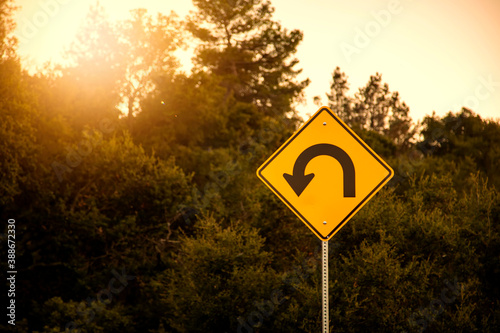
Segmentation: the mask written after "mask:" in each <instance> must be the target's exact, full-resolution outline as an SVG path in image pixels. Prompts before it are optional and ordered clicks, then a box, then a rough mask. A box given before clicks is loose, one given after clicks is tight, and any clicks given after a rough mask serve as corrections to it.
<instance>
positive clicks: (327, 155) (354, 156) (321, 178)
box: [257, 107, 394, 332]
mask: <svg viewBox="0 0 500 333" xmlns="http://www.w3.org/2000/svg"><path fill="white" fill-rule="evenodd" d="M393 175H394V171H393V170H392V169H391V167H390V166H389V165H387V163H385V162H384V161H383V160H382V159H381V158H380V156H378V155H377V154H376V153H375V152H374V151H373V150H372V149H371V148H370V147H369V146H368V145H367V144H366V143H365V142H364V141H363V140H361V138H360V137H359V136H358V135H357V134H356V133H354V131H353V130H352V129H350V128H349V127H348V126H347V125H346V124H345V123H344V122H343V121H342V120H341V119H340V118H339V117H338V116H337V115H336V114H335V113H333V112H332V111H331V110H330V109H329V108H327V107H321V108H320V109H319V110H318V111H317V112H316V113H315V114H314V115H313V116H312V117H311V118H310V119H309V120H308V121H307V122H305V123H304V124H303V125H302V126H301V127H300V128H299V129H298V131H297V132H295V133H294V134H293V135H292V136H291V137H290V138H289V139H288V140H287V141H286V142H285V143H284V144H283V145H282V146H281V147H280V148H278V150H277V151H276V152H274V154H272V155H271V156H270V157H269V158H268V159H267V161H265V162H264V164H262V165H261V166H260V168H259V169H258V170H257V176H258V177H259V178H260V179H261V180H262V181H263V182H264V184H266V185H267V186H268V187H269V188H270V189H271V191H273V192H274V194H276V195H277V196H278V197H279V198H280V199H281V201H283V203H284V204H285V205H287V206H288V208H290V209H291V210H292V211H293V212H294V213H295V215H297V217H298V218H299V219H300V220H301V221H302V222H304V223H305V224H306V226H307V227H308V228H309V229H311V231H312V232H313V233H314V234H315V235H316V236H318V238H319V239H321V240H322V243H323V246H322V248H323V255H322V262H323V274H322V278H323V293H322V297H323V313H322V317H323V325H322V326H323V332H328V326H329V323H328V321H329V320H328V240H329V239H330V238H332V237H333V235H335V234H336V233H337V232H338V231H339V230H340V229H341V228H342V227H343V226H344V225H345V224H346V223H347V222H348V221H349V220H350V219H351V217H353V216H354V214H356V213H357V212H358V211H359V210H360V209H361V207H363V206H364V205H365V204H366V203H367V202H368V201H369V200H370V199H371V198H372V197H373V196H374V195H375V194H376V193H377V192H378V191H379V190H380V189H381V188H382V187H383V186H384V185H385V184H387V182H388V181H389V180H390V179H391V178H392V176H393Z"/></svg>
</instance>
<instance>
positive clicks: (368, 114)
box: [316, 67, 416, 151]
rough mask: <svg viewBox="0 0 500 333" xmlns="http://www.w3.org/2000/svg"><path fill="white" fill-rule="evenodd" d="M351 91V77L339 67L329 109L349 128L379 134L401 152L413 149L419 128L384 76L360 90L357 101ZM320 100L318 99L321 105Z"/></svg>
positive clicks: (334, 80)
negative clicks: (384, 79)
mask: <svg viewBox="0 0 500 333" xmlns="http://www.w3.org/2000/svg"><path fill="white" fill-rule="evenodd" d="M348 90H349V85H348V82H347V76H346V75H345V73H344V72H342V71H341V70H340V68H339V67H337V68H336V69H335V70H334V72H333V74H332V84H331V86H330V93H329V94H326V96H327V98H328V106H329V107H330V108H332V110H333V111H335V112H336V113H337V114H338V115H339V116H340V118H341V119H342V120H343V121H345V122H346V123H347V124H348V125H349V126H352V127H354V128H355V129H357V130H358V131H360V130H368V131H375V132H377V133H379V134H382V135H384V136H386V137H387V138H389V139H390V140H391V141H392V142H393V143H394V144H395V145H396V146H397V147H398V149H399V150H400V151H401V150H406V149H408V148H409V147H410V145H411V143H412V140H413V137H414V136H415V134H416V128H415V127H414V125H413V124H412V120H411V118H410V115H409V111H410V108H409V107H408V106H407V105H406V103H405V102H403V101H401V99H400V96H399V93H398V92H393V93H391V92H390V91H389V85H388V84H387V83H384V84H383V83H382V75H381V74H379V73H377V74H375V75H372V76H370V80H369V81H368V83H367V84H366V86H364V87H362V88H359V90H358V92H357V93H356V94H355V95H354V97H348V96H347V95H346V93H347V91H348ZM319 100H320V99H319V97H317V98H316V101H317V102H318V101H319Z"/></svg>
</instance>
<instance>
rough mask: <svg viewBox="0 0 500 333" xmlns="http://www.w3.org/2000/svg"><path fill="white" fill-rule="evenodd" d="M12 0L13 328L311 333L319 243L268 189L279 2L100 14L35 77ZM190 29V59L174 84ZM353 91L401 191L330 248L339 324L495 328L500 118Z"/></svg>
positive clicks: (7, 76) (283, 135)
mask: <svg viewBox="0 0 500 333" xmlns="http://www.w3.org/2000/svg"><path fill="white" fill-rule="evenodd" d="M10 4H11V3H10V2H9V1H5V0H3V1H2V0H0V40H1V41H2V44H1V45H0V52H1V53H0V54H1V55H2V57H1V58H0V76H1V78H2V79H1V80H0V116H1V121H0V173H1V174H2V177H1V179H0V215H1V217H2V219H3V220H4V221H6V220H7V219H8V218H15V219H16V237H17V239H16V265H17V267H16V268H17V270H18V272H19V277H22V279H19V280H18V281H19V284H18V285H19V289H17V290H16V304H17V308H16V311H17V312H16V315H17V317H16V329H17V331H19V332H64V331H65V329H66V331H70V329H69V328H70V327H68V326H67V325H68V323H70V324H71V323H72V324H74V325H75V326H78V328H80V329H81V331H82V332H229V331H232V332H234V331H237V332H238V331H239V332H252V331H253V332H260V333H265V332H316V331H319V329H320V322H321V312H320V310H321V303H320V297H321V293H320V287H321V275H320V268H321V262H320V261H319V259H320V254H319V252H320V251H319V250H320V247H319V245H320V242H319V241H318V240H317V239H316V238H315V237H314V235H313V234H312V233H311V232H309V231H308V230H307V228H306V227H305V226H304V225H303V223H302V222H300V221H299V220H298V219H297V217H296V216H295V215H294V214H293V213H292V212H291V211H290V210H289V209H288V208H287V207H286V206H285V205H283V203H282V202H281V201H280V200H279V199H278V198H277V197H276V196H275V195H274V194H273V193H272V192H271V191H269V190H268V189H267V188H266V187H265V186H264V185H263V184H262V183H261V182H260V181H259V180H258V179H257V177H256V176H255V170H256V168H257V166H258V165H260V164H261V163H262V162H263V161H264V160H265V159H266V158H267V157H268V156H269V155H270V154H271V153H272V152H274V151H275V149H276V148H277V147H279V146H280V145H281V144H282V143H283V142H284V141H285V140H286V139H287V138H288V137H289V136H290V135H291V134H292V133H293V132H294V131H295V130H296V129H297V125H298V124H299V121H300V119H299V118H298V117H297V115H296V114H295V111H294V108H293V105H294V103H295V102H297V101H299V100H300V98H301V94H302V90H303V88H304V87H305V86H306V84H307V81H304V82H297V80H296V76H297V74H298V73H299V70H297V69H295V66H296V64H297V60H296V59H295V58H294V54H295V51H296V48H297V45H298V43H299V42H300V41H301V39H302V34H301V33H300V32H299V31H297V30H291V31H289V30H286V29H284V28H282V27H281V25H280V24H278V23H277V22H275V21H273V20H272V12H273V9H272V7H271V5H270V3H269V2H268V1H260V0H255V1H236V0H235V1H229V2H228V1H194V4H195V6H196V7H197V9H196V11H195V12H193V13H192V14H191V16H190V17H188V18H187V19H186V20H187V21H186V22H181V20H180V19H178V18H177V17H176V16H175V14H173V13H172V14H170V15H168V16H167V15H158V16H157V17H156V18H152V17H150V16H149V15H148V14H147V13H146V12H145V11H144V10H137V11H135V12H134V13H133V14H132V17H131V19H130V20H127V21H124V22H120V23H113V22H110V21H108V19H107V18H106V16H105V15H104V13H103V12H102V9H99V7H94V8H93V10H92V12H91V14H92V15H91V16H90V17H89V20H88V22H87V23H86V25H85V26H84V30H83V32H82V34H81V37H80V44H78V47H76V48H74V49H73V51H74V53H72V57H73V58H72V59H73V60H74V62H73V63H72V64H71V66H69V67H67V68H60V69H57V70H50V69H47V73H46V74H44V75H42V74H37V75H33V76H30V75H28V74H26V73H24V72H23V70H22V66H21V65H20V63H19V61H18V59H17V58H16V56H15V54H14V53H13V52H14V50H15V41H14V40H12V39H9V38H10V37H9V36H10V35H9V34H10V33H11V31H12V27H13V25H12V24H13V21H12V20H11V18H10V17H11V16H10V15H11V11H12V9H11V8H10ZM188 32H190V33H191V34H193V36H194V37H195V39H196V41H197V42H198V45H197V49H196V58H195V63H196V64H195V68H194V70H193V72H191V73H189V74H185V73H178V72H177V61H176V59H175V56H174V53H173V52H174V51H175V50H176V49H177V48H178V47H182V40H181V39H182V37H183V36H185V34H187V33H188ZM347 91H348V84H347V78H346V76H345V74H344V73H342V72H341V71H340V69H339V68H337V69H336V70H335V71H334V73H333V83H332V86H331V93H330V94H328V98H329V106H330V107H331V108H332V109H333V110H334V111H335V112H337V113H338V114H339V115H340V116H341V117H342V119H343V120H344V121H346V122H347V123H348V124H349V125H351V126H353V127H354V129H355V130H356V132H357V133H358V134H359V136H360V137H361V138H362V139H363V140H365V141H366V142H367V143H368V145H369V146H370V147H372V148H373V149H374V150H375V151H376V152H377V153H378V154H380V155H382V156H384V159H387V160H389V161H390V163H391V165H392V166H393V168H394V169H395V170H396V173H397V178H398V179H397V180H396V181H394V182H393V183H392V184H393V185H394V186H387V187H386V188H384V189H383V190H382V191H380V192H379V193H378V194H377V195H376V196H375V197H374V198H373V199H372V200H371V201H370V202H369V203H367V205H366V206H364V207H363V208H362V209H361V210H360V211H359V212H358V213H357V214H356V216H354V217H353V219H352V221H350V222H349V223H348V224H347V225H346V226H345V227H343V228H342V230H340V232H339V233H338V234H337V235H336V236H335V237H334V238H333V239H332V240H331V241H330V253H329V258H330V267H329V272H330V281H329V286H330V295H329V296H330V305H331V306H330V326H331V330H332V331H335V332H337V331H338V332H365V331H370V332H372V331H374V332H394V331H407V332H421V331H423V330H425V331H427V332H472V331H478V332H497V331H498V327H500V310H499V309H500V303H499V301H498V300H499V299H500V289H499V287H498V281H499V280H500V259H499V258H500V226H499V223H498V222H499V221H500V194H499V192H498V189H499V185H500V183H499V181H500V180H499V179H500V178H499V174H498V165H499V164H498V161H499V159H500V150H499V148H498V147H500V145H499V144H500V125H499V123H498V122H496V121H493V120H484V119H481V118H480V117H479V116H476V115H474V114H473V113H472V111H470V110H467V109H464V110H462V111H461V112H460V113H458V114H453V113H449V114H448V115H446V116H445V117H438V116H436V115H432V116H429V117H426V118H425V119H424V121H423V123H422V124H421V127H419V126H415V125H413V124H412V122H411V119H410V118H409V116H408V111H409V108H408V106H407V105H405V104H404V103H403V102H402V101H400V96H399V95H398V94H397V92H390V91H389V88H388V85H387V84H383V83H382V81H381V75H380V74H377V75H375V76H372V77H370V80H369V82H368V84H367V85H366V86H365V87H362V88H361V89H359V91H358V92H357V93H356V94H355V95H354V96H352V97H349V96H347ZM119 109H122V110H125V109H126V110H125V112H124V113H122V114H121V115H120V110H119ZM122 116H126V117H122ZM420 129H421V131H420ZM417 131H419V132H418V133H417ZM416 134H418V135H416ZM416 138H418V139H419V141H418V142H417V143H416V145H415V144H414V141H415V140H417V139H416ZM332 209H335V203H332ZM5 230H6V228H4V229H3V234H2V235H1V240H2V245H3V244H4V243H5V242H3V241H4V240H6V237H5V233H6V231H5ZM6 251H7V247H5V246H2V247H1V249H0V256H1V257H2V258H6V257H7V252H6ZM125 270H126V272H127V274H129V276H132V275H133V278H131V280H130V281H128V282H127V281H122V280H120V278H118V277H117V274H118V273H117V272H120V271H121V272H122V273H121V274H125V273H124V272H125ZM113 272H114V273H113ZM119 283H121V284H122V285H123V288H121V289H120V290H119V291H118V290H117V289H116V288H117V286H118V284H119ZM106 291H108V292H111V293H112V296H113V298H112V300H105V301H102V295H104V294H103V293H105V292H106ZM99 295H101V301H99V300H98V301H91V302H89V299H92V298H96V299H99ZM89 303H90V304H89ZM9 328H10V327H8V326H7V325H6V324H5V322H2V323H0V330H1V331H7V329H9Z"/></svg>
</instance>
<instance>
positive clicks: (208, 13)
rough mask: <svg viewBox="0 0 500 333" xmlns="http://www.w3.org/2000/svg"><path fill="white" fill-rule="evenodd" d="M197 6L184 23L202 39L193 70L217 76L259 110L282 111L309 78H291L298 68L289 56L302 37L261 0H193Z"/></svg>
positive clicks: (279, 113)
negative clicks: (277, 17)
mask: <svg viewBox="0 0 500 333" xmlns="http://www.w3.org/2000/svg"><path fill="white" fill-rule="evenodd" d="M193 3H194V5H195V6H196V7H197V11H196V12H195V13H194V14H193V15H192V16H191V17H190V18H189V21H188V29H189V31H191V33H192V34H193V35H194V37H195V38H197V39H198V40H199V41H200V42H201V44H200V46H199V47H198V49H197V57H196V58H195V65H196V69H197V70H206V71H208V72H210V73H213V74H215V75H218V76H221V77H222V79H223V82H222V85H223V86H224V87H225V88H226V89H227V94H228V95H229V94H234V96H235V98H236V99H237V100H238V101H242V102H246V103H253V104H254V105H256V106H257V108H258V110H259V113H260V115H259V116H262V115H270V116H278V117H281V116H283V115H285V114H286V113H288V112H290V111H291V104H292V103H293V102H294V101H295V100H296V99H297V98H299V97H300V96H301V93H302V90H303V89H304V88H305V87H306V86H307V84H308V83H309V81H308V80H305V81H302V82H296V81H295V78H296V76H297V75H298V74H299V73H300V70H296V69H294V67H295V65H296V64H297V63H298V60H297V59H295V58H293V54H294V53H295V52H296V49H297V46H298V44H299V43H300V41H301V40H302V33H301V32H300V31H298V30H292V31H290V32H289V31H287V30H286V29H283V28H282V27H281V25H280V24H279V23H277V22H275V21H273V20H272V19H271V16H272V12H273V8H272V7H271V4H270V3H269V1H266V0H252V1H242V0H231V1H226V0H217V1H208V0H195V1H194V2H193Z"/></svg>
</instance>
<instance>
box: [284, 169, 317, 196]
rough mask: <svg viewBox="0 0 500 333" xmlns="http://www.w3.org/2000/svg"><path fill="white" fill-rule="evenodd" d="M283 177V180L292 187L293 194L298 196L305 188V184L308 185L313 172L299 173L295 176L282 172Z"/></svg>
mask: <svg viewBox="0 0 500 333" xmlns="http://www.w3.org/2000/svg"><path fill="white" fill-rule="evenodd" d="M283 177H285V180H286V181H287V182H288V184H289V185H290V187H291V188H292V189H293V191H294V192H295V194H297V196H298V197H300V195H301V194H302V192H303V191H304V190H305V188H306V187H307V185H309V183H310V182H311V180H312V179H313V178H314V173H310V174H308V175H300V174H299V175H297V176H294V175H289V174H288V173H284V174H283Z"/></svg>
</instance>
